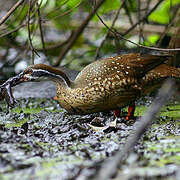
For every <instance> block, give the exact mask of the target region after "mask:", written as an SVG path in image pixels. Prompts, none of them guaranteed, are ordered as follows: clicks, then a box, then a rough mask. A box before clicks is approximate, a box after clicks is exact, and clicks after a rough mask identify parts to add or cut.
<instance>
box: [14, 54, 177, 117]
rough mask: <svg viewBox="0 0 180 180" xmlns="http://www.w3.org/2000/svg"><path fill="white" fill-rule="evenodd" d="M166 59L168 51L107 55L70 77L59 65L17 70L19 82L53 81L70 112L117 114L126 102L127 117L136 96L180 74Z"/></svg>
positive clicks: (61, 103) (59, 96)
mask: <svg viewBox="0 0 180 180" xmlns="http://www.w3.org/2000/svg"><path fill="white" fill-rule="evenodd" d="M168 59H169V56H168V55H167V56H164V55H147V54H143V55H142V54H140V53H129V54H123V55H118V56H114V57H109V58H105V59H101V60H97V61H94V62H92V63H91V64H89V65H87V66H86V67H85V68H84V69H83V70H82V71H80V72H79V74H78V75H77V77H76V78H75V80H74V81H72V80H70V79H69V78H68V76H67V75H66V74H65V73H64V72H63V71H62V70H61V69H60V68H55V67H51V66H49V65H45V64H35V65H31V66H29V67H27V68H26V69H25V70H24V71H23V72H22V73H21V77H22V78H23V80H21V81H20V82H27V81H37V80H38V81H41V80H51V81H54V82H55V84H56V89H57V100H58V102H59V104H60V106H61V107H62V108H64V109H65V110H66V111H68V112H69V113H73V114H90V113H96V112H107V111H111V110H114V112H115V115H117V114H118V110H119V109H121V108H123V107H125V106H129V108H128V115H127V117H126V119H127V120H129V119H130V118H132V117H133V116H134V111H135V101H136V100H138V99H139V98H140V97H141V96H143V95H144V94H147V93H150V92H151V91H153V90H154V89H157V87H160V86H161V84H162V83H163V81H164V80H165V79H167V78H169V77H172V78H175V79H179V78H180V68H176V67H172V66H169V65H168V64H166V61H167V60H168ZM16 84H17V83H16Z"/></svg>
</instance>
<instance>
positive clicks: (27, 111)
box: [12, 107, 44, 114]
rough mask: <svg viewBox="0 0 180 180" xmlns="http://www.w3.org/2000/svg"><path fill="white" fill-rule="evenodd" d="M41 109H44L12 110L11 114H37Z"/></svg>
mask: <svg viewBox="0 0 180 180" xmlns="http://www.w3.org/2000/svg"><path fill="white" fill-rule="evenodd" d="M43 109H44V108H40V107H36V108H14V109H13V110H12V112H15V113H21V112H23V113H30V114H37V113H39V112H40V111H41V110H43Z"/></svg>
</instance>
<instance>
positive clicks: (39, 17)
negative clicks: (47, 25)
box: [37, 1, 47, 56]
mask: <svg viewBox="0 0 180 180" xmlns="http://www.w3.org/2000/svg"><path fill="white" fill-rule="evenodd" d="M41 2H42V1H41ZM37 5H38V22H39V30H40V36H41V42H42V47H43V52H44V54H45V55H46V56H47V53H46V47H45V43H44V36H43V30H42V19H41V12H40V5H39V4H38V3H37Z"/></svg>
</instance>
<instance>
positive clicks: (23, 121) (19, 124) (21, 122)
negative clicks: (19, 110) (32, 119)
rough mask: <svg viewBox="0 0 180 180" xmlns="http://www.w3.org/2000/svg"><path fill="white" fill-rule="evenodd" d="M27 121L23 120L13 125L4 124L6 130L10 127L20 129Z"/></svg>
mask: <svg viewBox="0 0 180 180" xmlns="http://www.w3.org/2000/svg"><path fill="white" fill-rule="evenodd" d="M27 121H28V119H26V118H24V119H23V120H22V121H18V122H15V123H8V124H5V127H6V128H11V127H21V126H22V125H23V124H24V123H26V122H27Z"/></svg>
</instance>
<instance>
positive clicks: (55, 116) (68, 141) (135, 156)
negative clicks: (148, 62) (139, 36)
mask: <svg viewBox="0 0 180 180" xmlns="http://www.w3.org/2000/svg"><path fill="white" fill-rule="evenodd" d="M18 103H19V104H18V105H17V106H16V107H15V108H13V109H11V110H10V112H9V114H6V104H5V102H2V103H1V104H0V108H1V110H0V162H1V163H0V179H2V180H8V179H13V180H19V179H21V180H29V179H33V180H34V179H37V180H41V179H42V180H44V179H48V180H49V179H50V180H55V179H62V180H64V179H82V180H86V179H93V177H94V176H95V175H96V173H97V169H98V168H99V167H100V166H101V163H102V161H103V160H105V159H106V158H107V157H110V156H113V154H114V153H115V152H116V151H117V150H118V149H121V148H122V147H123V145H124V143H125V142H126V140H127V137H128V136H129V135H130V134H132V132H133V131H134V129H135V127H136V123H137V122H133V121H132V122H126V121H125V118H124V117H122V118H118V119H117V125H116V126H115V127H111V128H109V126H108V125H109V124H110V123H111V122H112V121H113V120H114V117H113V114H112V113H111V112H110V113H96V114H91V115H71V114H68V113H67V112H66V111H65V110H63V109H61V108H60V107H59V105H58V104H57V103H56V102H55V101H54V100H53V98H26V99H18ZM149 104H151V98H149V99H148V100H147V101H146V102H144V101H142V100H141V101H139V103H138V106H137V109H136V116H141V115H143V114H144V112H145V110H146V109H147V106H148V105H149ZM126 111H127V109H124V113H126ZM94 118H95V119H94ZM91 125H93V126H95V127H96V126H98V127H100V126H102V128H97V129H96V128H92V127H91ZM104 127H107V128H104ZM115 179H180V103H179V102H178V101H177V102H176V101H172V102H170V103H169V104H168V105H167V106H165V107H164V108H163V109H162V111H161V113H160V115H159V117H157V118H156V119H155V120H154V122H153V125H152V127H151V128H150V129H149V130H148V131H147V132H146V133H145V135H144V136H143V138H141V140H140V141H139V142H138V144H137V145H136V146H135V147H134V150H133V152H132V153H131V154H130V155H129V156H128V158H127V159H126V161H125V162H124V163H123V164H121V166H120V168H119V170H118V173H117V176H116V177H115Z"/></svg>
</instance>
